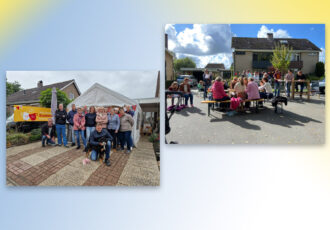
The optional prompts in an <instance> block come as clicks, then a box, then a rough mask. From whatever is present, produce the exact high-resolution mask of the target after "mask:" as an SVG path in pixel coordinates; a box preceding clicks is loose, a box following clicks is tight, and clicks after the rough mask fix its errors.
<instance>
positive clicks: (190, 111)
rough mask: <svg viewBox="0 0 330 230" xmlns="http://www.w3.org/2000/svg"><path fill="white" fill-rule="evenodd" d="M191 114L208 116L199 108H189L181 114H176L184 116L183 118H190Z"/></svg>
mask: <svg viewBox="0 0 330 230" xmlns="http://www.w3.org/2000/svg"><path fill="white" fill-rule="evenodd" d="M190 113H197V114H200V115H203V116H204V115H206V113H204V112H203V111H202V110H201V109H199V108H197V107H187V108H184V109H183V110H181V111H180V112H176V114H177V115H182V116H185V117H187V116H189V115H190Z"/></svg>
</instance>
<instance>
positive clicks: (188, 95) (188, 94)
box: [180, 77, 194, 107]
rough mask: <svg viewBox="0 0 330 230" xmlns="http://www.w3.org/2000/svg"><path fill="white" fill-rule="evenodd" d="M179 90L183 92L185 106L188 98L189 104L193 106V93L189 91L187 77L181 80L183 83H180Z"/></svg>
mask: <svg viewBox="0 0 330 230" xmlns="http://www.w3.org/2000/svg"><path fill="white" fill-rule="evenodd" d="M180 91H181V92H183V96H184V98H185V102H184V104H185V106H188V99H190V106H191V107H194V103H193V95H192V93H191V91H190V84H189V79H188V78H187V77H186V78H185V79H184V80H183V83H181V85H180Z"/></svg>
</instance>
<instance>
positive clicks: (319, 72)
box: [315, 62, 324, 77]
mask: <svg viewBox="0 0 330 230" xmlns="http://www.w3.org/2000/svg"><path fill="white" fill-rule="evenodd" d="M315 75H316V76H318V77H322V76H324V63H323V62H317V63H316V65H315Z"/></svg>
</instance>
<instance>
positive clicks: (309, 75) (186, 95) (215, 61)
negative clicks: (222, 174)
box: [164, 24, 325, 145]
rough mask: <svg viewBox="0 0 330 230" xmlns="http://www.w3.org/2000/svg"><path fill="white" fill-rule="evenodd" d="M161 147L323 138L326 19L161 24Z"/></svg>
mask: <svg viewBox="0 0 330 230" xmlns="http://www.w3.org/2000/svg"><path fill="white" fill-rule="evenodd" d="M164 76H165V87H166V88H165V95H164V96H165V111H166V112H165V142H166V144H225V145H231V144H270V145H278V144H280V145H283V144H284V145H302V144H307V145H311V144H313V145H321V144H324V143H325V25H324V24H167V25H165V74H164Z"/></svg>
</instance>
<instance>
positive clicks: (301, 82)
mask: <svg viewBox="0 0 330 230" xmlns="http://www.w3.org/2000/svg"><path fill="white" fill-rule="evenodd" d="M305 80H306V76H305V74H303V73H302V71H301V70H299V71H298V73H297V76H296V81H297V83H296V87H297V89H298V85H300V99H302V93H303V90H304V87H305V82H304V81H305Z"/></svg>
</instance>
